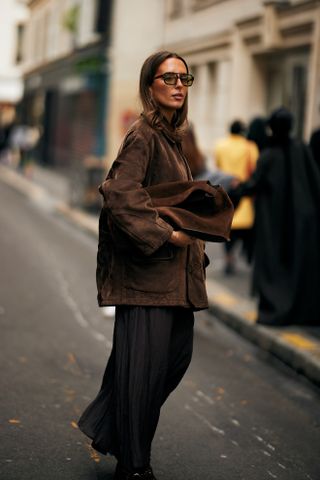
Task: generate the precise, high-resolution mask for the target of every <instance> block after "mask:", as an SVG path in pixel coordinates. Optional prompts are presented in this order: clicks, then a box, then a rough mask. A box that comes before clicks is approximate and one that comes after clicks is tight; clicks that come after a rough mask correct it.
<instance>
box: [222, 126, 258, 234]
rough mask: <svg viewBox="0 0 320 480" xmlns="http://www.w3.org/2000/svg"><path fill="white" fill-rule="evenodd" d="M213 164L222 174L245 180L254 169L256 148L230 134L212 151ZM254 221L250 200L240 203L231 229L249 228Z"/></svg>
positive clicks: (238, 136)
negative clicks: (214, 163)
mask: <svg viewBox="0 0 320 480" xmlns="http://www.w3.org/2000/svg"><path fill="white" fill-rule="evenodd" d="M214 156H215V162H216V165H217V167H218V168H220V170H222V171H223V172H226V173H229V174H231V175H234V176H235V177H237V178H238V179H239V180H240V181H241V182H243V181H245V180H247V179H248V178H249V177H250V175H251V174H252V172H253V171H254V170H255V168H256V163H257V160H258V157H259V150H258V147H257V146H256V144H255V143H254V142H251V141H249V140H247V139H246V138H244V137H243V136H242V135H235V134H230V135H229V136H228V137H227V138H225V139H223V140H220V141H219V142H218V143H217V145H216V147H215V150H214ZM253 221H254V209H253V203H252V200H251V198H248V197H244V198H242V200H241V201H240V203H239V205H238V207H237V209H236V211H235V214H234V217H233V222H232V229H247V228H251V227H252V225H253Z"/></svg>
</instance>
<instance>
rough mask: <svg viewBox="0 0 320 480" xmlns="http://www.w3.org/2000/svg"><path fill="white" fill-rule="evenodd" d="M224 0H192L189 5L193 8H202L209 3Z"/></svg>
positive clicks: (223, 0)
mask: <svg viewBox="0 0 320 480" xmlns="http://www.w3.org/2000/svg"><path fill="white" fill-rule="evenodd" d="M225 1H226V0H192V3H191V6H192V9H193V10H201V9H202V8H207V7H211V5H214V4H216V3H221V2H225Z"/></svg>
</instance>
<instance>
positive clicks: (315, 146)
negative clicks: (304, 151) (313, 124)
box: [310, 128, 320, 168]
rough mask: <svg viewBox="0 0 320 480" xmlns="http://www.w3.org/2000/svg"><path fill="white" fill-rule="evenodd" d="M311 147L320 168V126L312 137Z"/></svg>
mask: <svg viewBox="0 0 320 480" xmlns="http://www.w3.org/2000/svg"><path fill="white" fill-rule="evenodd" d="M310 148H311V151H312V155H313V158H314V160H315V162H316V164H317V165H318V167H319V168H320V128H318V129H316V130H314V132H313V133H312V135H311V138H310Z"/></svg>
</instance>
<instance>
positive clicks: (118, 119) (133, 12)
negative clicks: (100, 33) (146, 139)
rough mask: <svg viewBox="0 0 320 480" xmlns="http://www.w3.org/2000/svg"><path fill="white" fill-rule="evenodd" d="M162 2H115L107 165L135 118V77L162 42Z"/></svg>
mask: <svg viewBox="0 0 320 480" xmlns="http://www.w3.org/2000/svg"><path fill="white" fill-rule="evenodd" d="M164 22H165V16H164V0H135V1H134V2H129V1H128V0H116V1H115V4H114V13H113V20H112V43H111V47H110V71H111V77H110V104H109V110H108V116H107V117H108V123H107V127H108V135H109V139H110V141H109V144H108V149H107V163H108V165H110V163H111V162H112V161H113V160H114V158H115V156H116V154H117V151H118V149H119V147H120V144H121V142H122V139H123V136H124V133H125V132H126V130H127V128H128V127H129V126H130V124H131V123H132V122H133V121H134V120H135V119H136V118H137V117H138V115H139V113H140V111H141V106H140V102H139V93H138V90H139V75H140V69H141V67H142V63H143V62H144V60H145V59H146V58H147V56H148V55H150V54H152V53H154V52H155V51H156V50H158V49H159V48H161V47H162V45H163V41H164V37H163V34H164Z"/></svg>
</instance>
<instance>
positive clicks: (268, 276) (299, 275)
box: [237, 108, 320, 326]
mask: <svg viewBox="0 0 320 480" xmlns="http://www.w3.org/2000/svg"><path fill="white" fill-rule="evenodd" d="M292 125H293V117H292V115H291V113H290V112H289V111H288V110H287V109H285V108H279V109H277V110H275V111H274V112H273V113H272V115H271V117H270V119H269V126H270V128H271V131H272V138H271V140H270V142H271V143H270V148H268V149H266V150H264V151H263V153H262V154H261V156H260V158H259V160H258V163H257V168H256V171H255V172H254V173H253V175H252V177H251V178H250V179H249V180H248V181H247V182H244V183H243V184H241V185H240V186H239V187H238V188H237V193H238V194H239V195H249V194H250V195H255V196H256V228H255V234H256V242H255V253H254V272H253V286H254V289H255V291H256V292H257V293H258V295H259V317H258V323H261V324H264V325H274V326H278V325H289V324H313V325H320V295H319V285H320V248H319V245H320V172H319V170H318V169H317V167H316V165H315V162H314V161H313V158H312V155H311V153H310V150H309V148H308V147H307V146H306V145H304V144H303V143H302V142H298V141H296V140H293V139H291V137H290V132H291V129H292Z"/></svg>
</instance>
